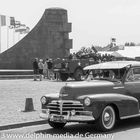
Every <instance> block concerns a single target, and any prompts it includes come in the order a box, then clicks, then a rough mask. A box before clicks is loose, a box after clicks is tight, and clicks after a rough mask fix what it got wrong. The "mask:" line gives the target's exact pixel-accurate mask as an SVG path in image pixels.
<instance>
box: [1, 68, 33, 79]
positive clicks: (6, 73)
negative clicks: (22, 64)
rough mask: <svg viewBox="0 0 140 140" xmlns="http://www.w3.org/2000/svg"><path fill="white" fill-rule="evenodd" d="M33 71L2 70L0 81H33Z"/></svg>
mask: <svg viewBox="0 0 140 140" xmlns="http://www.w3.org/2000/svg"><path fill="white" fill-rule="evenodd" d="M32 78H33V70H13V69H12V70H8V69H5V70H4V69H3V70H2V69H1V70H0V79H32Z"/></svg>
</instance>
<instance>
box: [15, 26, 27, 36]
mask: <svg viewBox="0 0 140 140" xmlns="http://www.w3.org/2000/svg"><path fill="white" fill-rule="evenodd" d="M23 25H24V24H23ZM29 31H30V28H29V27H26V26H20V28H16V29H15V32H19V33H20V34H25V33H29Z"/></svg>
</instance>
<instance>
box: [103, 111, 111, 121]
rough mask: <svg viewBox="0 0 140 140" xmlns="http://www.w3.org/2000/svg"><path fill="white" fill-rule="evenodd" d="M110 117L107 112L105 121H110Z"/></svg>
mask: <svg viewBox="0 0 140 140" xmlns="http://www.w3.org/2000/svg"><path fill="white" fill-rule="evenodd" d="M110 117H111V116H110V114H109V113H108V112H106V113H105V115H104V121H109V120H110Z"/></svg>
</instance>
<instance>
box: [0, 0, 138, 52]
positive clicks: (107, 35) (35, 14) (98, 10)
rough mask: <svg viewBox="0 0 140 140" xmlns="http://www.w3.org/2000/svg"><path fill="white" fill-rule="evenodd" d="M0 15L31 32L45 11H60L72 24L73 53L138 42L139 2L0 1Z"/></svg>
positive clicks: (113, 0)
mask: <svg viewBox="0 0 140 140" xmlns="http://www.w3.org/2000/svg"><path fill="white" fill-rule="evenodd" d="M0 3H1V4H0V14H2V15H7V16H14V17H15V19H16V20H19V21H21V22H22V23H23V24H26V25H27V26H29V27H30V29H32V28H33V27H34V26H35V25H36V24H37V22H38V21H39V20H40V18H41V16H42V15H43V13H44V11H45V9H47V8H50V7H60V8H64V9H66V10H67V12H68V22H71V23H72V32H71V33H70V38H71V39H73V50H79V49H80V48H81V47H83V46H87V47H90V46H91V45H92V44H93V45H99V46H106V45H107V44H109V43H110V39H111V38H112V37H113V38H116V43H117V44H118V45H119V44H124V43H125V42H135V43H140V0H0Z"/></svg>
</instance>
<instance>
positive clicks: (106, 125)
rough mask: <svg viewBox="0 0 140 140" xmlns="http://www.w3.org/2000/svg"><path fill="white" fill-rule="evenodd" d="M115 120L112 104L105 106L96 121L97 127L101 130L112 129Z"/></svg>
mask: <svg viewBox="0 0 140 140" xmlns="http://www.w3.org/2000/svg"><path fill="white" fill-rule="evenodd" d="M115 122H116V114H115V110H114V108H113V107H112V106H106V107H105V108H104V109H103V111H102V113H101V116H100V118H99V120H98V122H97V128H98V129H99V130H101V131H109V130H111V129H113V127H114V125H115Z"/></svg>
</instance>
